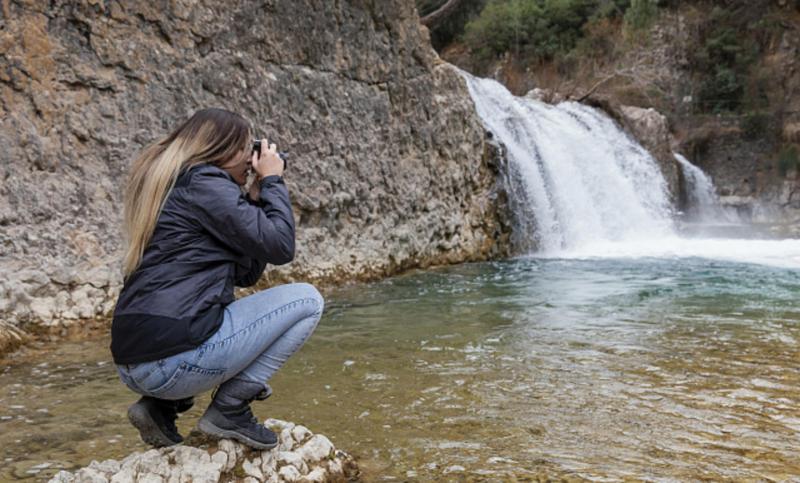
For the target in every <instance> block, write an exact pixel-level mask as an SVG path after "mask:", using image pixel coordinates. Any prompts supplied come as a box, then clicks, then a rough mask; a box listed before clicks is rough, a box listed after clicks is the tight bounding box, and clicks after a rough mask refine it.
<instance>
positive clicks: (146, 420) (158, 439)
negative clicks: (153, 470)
mask: <svg viewBox="0 0 800 483" xmlns="http://www.w3.org/2000/svg"><path fill="white" fill-rule="evenodd" d="M128 420H129V421H130V422H131V424H132V425H133V427H134V428H136V429H138V430H139V436H141V438H142V441H144V442H145V443H147V444H149V445H150V446H154V447H156V448H163V447H164V446H174V445H176V444H178V443H180V442H181V441H173V440H171V439H169V437H167V435H166V434H164V433H163V432H162V431H161V430H160V429H159V428H158V425H157V424H156V422H155V421H153V418H151V417H150V414H149V413H148V412H147V410H146V409H144V408H143V407H141V406H139V405H138V404H134V405H133V406H131V407H129V408H128Z"/></svg>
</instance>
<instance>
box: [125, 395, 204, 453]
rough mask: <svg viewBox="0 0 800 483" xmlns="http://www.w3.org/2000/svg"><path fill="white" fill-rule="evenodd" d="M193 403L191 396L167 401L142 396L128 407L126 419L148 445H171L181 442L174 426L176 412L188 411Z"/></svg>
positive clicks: (176, 417) (181, 439)
mask: <svg viewBox="0 0 800 483" xmlns="http://www.w3.org/2000/svg"><path fill="white" fill-rule="evenodd" d="M193 405H194V399H193V398H186V399H180V400H178V401H168V400H166V399H157V398H154V397H150V396H142V397H141V398H140V399H139V400H138V401H136V402H135V403H133V404H132V405H131V406H130V407H129V408H128V420H129V421H130V422H131V424H132V425H133V427H135V428H136V429H138V430H139V435H140V436H141V438H142V441H144V442H145V443H147V444H149V445H150V446H153V447H156V448H160V447H163V446H172V445H174V444H179V443H181V442H183V437H182V436H181V435H180V433H178V428H177V427H176V426H175V420H176V419H178V413H182V412H184V411H188V410H189V409H190V408H191V407H192V406H193Z"/></svg>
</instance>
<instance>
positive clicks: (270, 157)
mask: <svg viewBox="0 0 800 483" xmlns="http://www.w3.org/2000/svg"><path fill="white" fill-rule="evenodd" d="M250 165H251V166H252V167H253V171H255V173H256V181H258V182H260V181H261V179H262V178H266V177H267V176H283V160H282V159H281V157H280V156H278V148H277V146H275V144H274V143H273V144H268V141H267V140H266V139H262V140H261V156H260V157H259V156H258V154H256V153H253V155H252V157H251V160H250ZM251 191H252V190H251Z"/></svg>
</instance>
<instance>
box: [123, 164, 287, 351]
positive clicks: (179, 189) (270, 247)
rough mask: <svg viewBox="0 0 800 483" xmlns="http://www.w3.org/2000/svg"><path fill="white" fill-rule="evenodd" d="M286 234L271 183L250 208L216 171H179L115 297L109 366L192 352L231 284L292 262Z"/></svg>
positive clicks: (283, 193)
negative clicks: (137, 259) (133, 267)
mask: <svg viewBox="0 0 800 483" xmlns="http://www.w3.org/2000/svg"><path fill="white" fill-rule="evenodd" d="M294 231H295V227H294V216H293V215H292V206H291V203H290V201H289V192H288V191H287V190H286V186H285V185H284V184H283V180H282V179H281V178H280V177H279V176H267V177H266V178H264V179H262V180H261V193H260V200H259V202H253V201H252V200H250V198H249V196H246V195H243V194H242V192H241V190H240V188H239V185H237V184H236V182H235V181H234V179H233V177H232V176H231V175H229V174H228V173H227V172H226V171H224V170H222V169H221V168H218V167H216V166H212V165H208V164H204V165H199V166H195V167H193V168H191V169H184V170H183V171H181V173H180V175H179V176H178V179H177V180H176V182H175V187H174V188H173V190H172V191H171V192H170V194H169V197H168V198H167V201H166V203H165V205H164V208H163V210H162V211H161V214H160V216H159V218H158V222H157V224H156V228H155V231H154V232H153V236H152V238H151V240H150V243H149V244H148V245H147V248H146V249H145V252H144V255H143V257H142V262H141V264H140V265H139V267H138V268H137V269H136V271H135V272H134V273H132V274H131V276H130V277H128V278H127V279H126V280H125V284H124V286H123V288H122V291H121V292H120V294H119V299H118V300H117V305H116V307H115V309H114V319H113V322H112V325H111V354H112V355H113V358H114V362H115V363H117V364H135V363H140V362H147V361H153V360H157V359H161V358H164V357H168V356H171V355H174V354H178V353H180V352H184V351H186V350H189V349H193V348H195V347H197V346H199V345H200V344H201V343H203V341H205V340H206V339H208V338H209V337H211V335H213V334H214V333H215V332H216V331H217V329H218V328H219V326H220V324H221V323H222V317H223V309H224V307H225V306H226V305H227V304H229V303H231V302H233V301H234V296H233V287H234V285H236V286H241V287H246V286H250V285H253V284H255V283H256V282H257V281H258V279H259V278H260V277H261V274H262V273H263V272H264V267H265V266H266V264H267V263H271V264H274V265H282V264H284V263H288V262H290V261H291V260H292V259H293V258H294Z"/></svg>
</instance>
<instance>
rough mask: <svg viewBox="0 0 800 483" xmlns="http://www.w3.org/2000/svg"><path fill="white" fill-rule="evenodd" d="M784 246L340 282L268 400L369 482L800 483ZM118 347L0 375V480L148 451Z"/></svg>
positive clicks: (797, 350)
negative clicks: (791, 482)
mask: <svg viewBox="0 0 800 483" xmlns="http://www.w3.org/2000/svg"><path fill="white" fill-rule="evenodd" d="M754 246H757V245H754ZM772 255H775V256H773V257H772V258H771V260H772V262H773V263H769V264H767V265H764V264H753V263H743V262H741V261H719V260H711V259H709V258H699V257H680V258H673V257H668V256H661V257H659V258H648V257H633V256H631V257H623V258H592V257H586V258H584V259H559V258H549V259H541V258H520V259H515V260H508V261H502V262H492V263H476V264H464V265H458V266H452V267H445V268H439V269H434V270H426V271H415V272H411V273H408V274H405V275H403V276H399V277H395V278H392V279H387V280H384V281H382V282H378V283H374V284H365V285H355V286H352V287H345V288H342V289H338V290H336V291H334V292H332V293H329V294H327V300H328V304H327V308H326V312H325V314H324V316H323V319H322V322H321V325H320V327H319V329H318V331H317V333H316V334H315V335H314V337H313V338H312V340H311V341H310V342H309V344H308V345H307V346H306V347H304V348H303V350H302V351H301V352H300V353H299V354H297V355H296V356H295V357H294V358H293V359H292V360H291V361H290V362H289V364H287V366H286V367H285V368H284V370H283V371H282V372H281V373H280V374H279V375H278V376H277V377H276V378H275V379H274V380H273V381H272V383H273V388H274V391H275V394H274V396H273V397H272V398H271V399H270V400H269V401H267V402H265V403H260V404H258V405H257V409H256V412H257V413H258V414H259V415H260V416H261V417H264V418H266V417H277V418H283V419H290V420H294V421H298V422H302V423H303V424H305V425H307V426H308V427H309V428H310V429H311V430H312V431H315V432H322V433H324V434H326V435H328V436H329V437H330V438H331V439H332V440H333V442H334V444H336V445H337V447H340V448H341V449H344V450H347V451H350V452H352V453H353V454H354V455H356V457H357V458H358V459H359V461H360V464H361V467H362V468H363V470H364V474H365V479H366V480H370V481H371V480H381V479H393V478H394V479H405V480H441V479H461V478H464V477H466V478H468V479H483V478H486V479H497V480H506V479H509V478H511V477H516V478H525V477H535V476H550V477H563V476H575V477H578V478H588V479H596V480H600V481H603V480H618V479H623V478H637V479H640V478H644V479H653V480H664V481H669V480H685V479H689V478H706V479H712V480H718V479H731V480H740V479H767V478H771V479H778V480H780V479H789V478H798V477H800V346H798V340H800V301H799V300H800V299H799V297H798V295H800V271H798V270H796V269H795V268H791V267H792V265H791V264H789V267H790V268H782V267H781V262H780V260H781V258H780V256H778V255H776V254H775V253H773V254H772ZM776 257H777V258H776ZM107 345H108V341H107V340H99V341H88V342H80V343H63V344H57V345H56V344H53V345H45V346H42V347H40V348H39V349H37V350H30V351H29V354H28V355H25V354H21V355H20V356H18V357H16V360H17V362H14V363H12V365H10V366H7V367H5V368H4V369H3V371H2V373H0V448H1V449H0V460H1V461H4V465H3V469H2V470H0V480H6V479H17V478H40V479H41V478H44V477H45V476H47V475H49V474H52V473H53V472H55V471H56V469H57V468H60V467H71V466H74V465H84V464H86V463H88V462H89V461H90V460H91V459H93V458H97V459H103V458H108V457H116V458H118V457H121V456H124V455H126V454H128V453H129V452H130V451H133V450H141V449H144V448H145V446H144V445H143V444H142V443H141V442H139V441H138V439H137V437H136V433H135V432H134V431H133V430H132V429H131V428H130V427H128V425H127V422H126V420H125V418H124V414H125V410H126V408H127V405H128V404H130V403H131V402H132V401H133V400H134V397H133V395H132V394H131V393H129V392H127V390H126V389H125V388H124V387H123V386H122V385H121V384H120V383H119V382H118V381H117V380H116V376H115V375H114V372H113V370H112V368H111V366H110V364H108V363H106V361H107V360H108V353H107V349H106V348H107ZM207 397H208V396H207V395H206V396H205V398H206V400H207ZM198 406H201V405H198ZM201 412H202V407H198V408H196V409H193V410H192V411H191V412H190V413H189V414H188V415H187V416H186V417H185V420H184V418H182V420H181V421H179V427H180V428H181V430H182V432H183V433H184V434H186V433H188V432H189V431H190V430H191V428H192V425H193V424H194V422H196V419H197V417H199V415H200V413H201Z"/></svg>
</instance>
